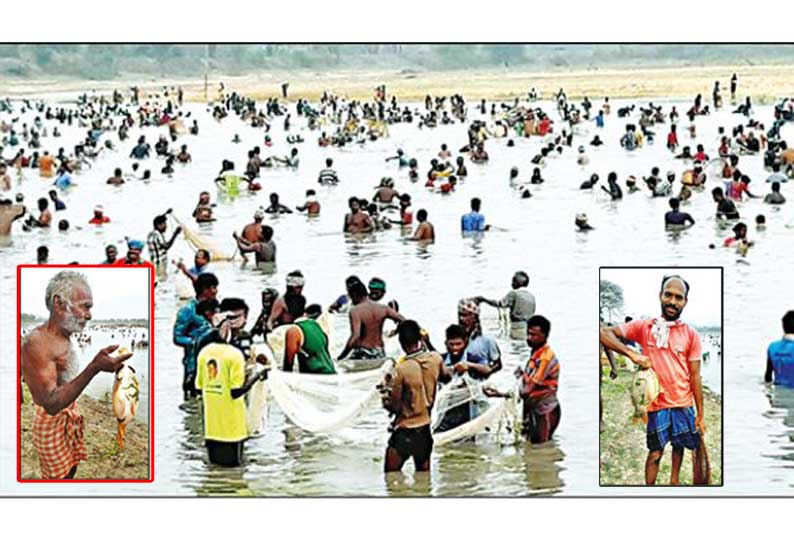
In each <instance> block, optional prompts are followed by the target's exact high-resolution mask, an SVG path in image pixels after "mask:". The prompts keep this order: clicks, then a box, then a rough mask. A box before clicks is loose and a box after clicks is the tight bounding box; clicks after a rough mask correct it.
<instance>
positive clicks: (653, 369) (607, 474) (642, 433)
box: [599, 267, 723, 486]
mask: <svg viewBox="0 0 794 542" xmlns="http://www.w3.org/2000/svg"><path fill="white" fill-rule="evenodd" d="M599 278H600V281H599V283H600V286H599V303H600V307H599V322H600V332H599V340H600V355H599V390H600V395H599V398H600V409H599V410H600V412H599V419H600V437H599V444H600V462H599V483H600V485H601V486H642V485H648V486H651V485H671V486H677V485H700V486H721V485H722V483H723V478H722V446H723V441H722V415H723V413H722V321H723V319H722V305H723V303H722V295H723V294H722V292H723V290H722V268H720V267H713V268H712V267H709V268H705V267H702V268H669V269H665V268H601V270H600V277H599Z"/></svg>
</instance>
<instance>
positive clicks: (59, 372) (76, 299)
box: [20, 271, 132, 479]
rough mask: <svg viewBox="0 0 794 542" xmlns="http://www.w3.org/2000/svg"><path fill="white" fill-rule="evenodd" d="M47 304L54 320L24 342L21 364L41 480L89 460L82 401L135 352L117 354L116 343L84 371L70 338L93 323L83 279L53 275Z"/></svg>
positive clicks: (74, 469) (64, 474)
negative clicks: (32, 408)
mask: <svg viewBox="0 0 794 542" xmlns="http://www.w3.org/2000/svg"><path fill="white" fill-rule="evenodd" d="M45 302H46V305H47V309H48V310H49V311H50V316H49V318H48V319H47V321H46V322H45V323H44V324H42V325H40V326H37V327H36V328H34V329H33V330H32V331H31V332H30V333H29V334H28V335H27V337H26V338H25V339H24V342H23V344H22V349H21V363H20V365H21V369H22V377H23V379H24V381H25V382H26V383H27V385H28V388H29V389H30V394H31V396H32V397H33V402H34V403H35V405H36V408H35V415H34V418H33V431H32V433H33V444H34V446H35V448H36V451H37V452H38V455H39V463H40V465H41V476H42V478H49V479H59V478H67V479H68V478H74V475H75V474H76V472H77V466H78V464H79V463H80V461H84V460H85V459H86V457H87V456H86V448H85V442H84V437H83V416H82V415H81V414H80V413H79V412H78V410H77V398H78V397H79V396H80V394H81V393H82V392H83V390H84V389H85V387H86V386H87V385H88V384H89V382H91V380H92V379H93V378H94V377H95V376H96V375H97V374H98V373H100V372H108V373H113V372H115V371H117V370H118V369H119V368H121V366H122V364H123V363H124V361H126V360H127V359H129V358H130V357H132V354H129V353H128V354H124V355H118V356H112V355H111V354H112V353H113V352H114V351H115V350H116V349H117V348H118V345H115V344H114V345H111V346H108V347H106V348H103V349H102V350H100V351H99V352H98V353H97V355H96V356H95V357H94V359H93V360H92V361H91V362H90V363H89V364H88V365H87V366H86V367H85V369H83V370H82V371H79V366H78V361H77V356H76V354H75V350H74V347H73V345H72V341H71V336H72V334H74V333H80V332H81V331H82V330H83V329H84V328H85V326H86V324H87V323H88V321H89V320H91V307H92V306H93V304H94V301H93V297H92V295H91V287H90V286H89V285H88V281H87V280H86V278H85V276H84V275H82V274H80V273H77V272H75V271H61V272H59V273H58V274H56V275H55V276H53V277H52V279H50V282H49V284H48V285H47V289H46V292H45Z"/></svg>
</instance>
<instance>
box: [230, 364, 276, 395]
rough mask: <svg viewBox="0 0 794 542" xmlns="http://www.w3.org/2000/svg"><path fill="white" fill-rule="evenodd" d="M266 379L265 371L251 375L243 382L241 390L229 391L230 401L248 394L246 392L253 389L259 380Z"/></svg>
mask: <svg viewBox="0 0 794 542" xmlns="http://www.w3.org/2000/svg"><path fill="white" fill-rule="evenodd" d="M265 379H267V370H262V371H259V372H258V373H254V374H252V375H251V376H250V377H248V379H247V380H246V381H245V384H243V386H242V387H241V388H235V389H233V390H229V391H230V393H231V395H232V399H238V398H240V397H242V396H243V395H245V394H246V393H248V390H250V389H251V388H253V387H254V384H256V383H257V382H259V381H260V380H265Z"/></svg>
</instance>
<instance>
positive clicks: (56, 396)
mask: <svg viewBox="0 0 794 542" xmlns="http://www.w3.org/2000/svg"><path fill="white" fill-rule="evenodd" d="M117 348H118V345H117V344H114V345H111V346H108V347H107V348H103V349H102V350H100V351H99V352H98V353H97V355H96V356H95V357H94V359H93V360H92V361H91V362H90V363H89V364H88V366H87V367H86V368H85V369H83V370H82V371H81V372H80V374H78V375H77V377H76V378H74V379H73V380H71V381H70V382H67V383H66V384H63V385H61V386H58V385H57V381H58V373H57V370H56V368H55V363H54V362H53V360H51V359H49V352H48V350H47V348H46V347H45V346H44V345H43V344H42V340H38V341H29V342H27V343H25V345H24V346H23V347H22V361H23V363H22V375H23V376H24V378H25V382H26V383H27V385H28V388H29V389H30V394H31V396H32V397H33V402H35V403H36V404H37V405H41V406H42V407H43V408H44V410H45V412H47V414H49V415H50V416H55V415H56V414H58V413H59V412H60V411H62V410H63V409H65V408H66V407H68V406H69V405H71V404H72V403H73V402H74V401H75V400H77V398H78V397H80V394H82V393H83V390H84V389H85V387H86V386H88V384H89V383H90V382H91V380H92V379H93V378H94V377H95V376H96V375H97V374H99V373H100V372H115V371H117V370H118V369H120V368H121V366H122V364H123V363H124V362H125V361H126V360H128V359H130V358H131V357H132V353H130V354H125V355H123V356H118V357H113V356H111V355H110V354H111V353H112V352H114V351H115V350H116V349H117Z"/></svg>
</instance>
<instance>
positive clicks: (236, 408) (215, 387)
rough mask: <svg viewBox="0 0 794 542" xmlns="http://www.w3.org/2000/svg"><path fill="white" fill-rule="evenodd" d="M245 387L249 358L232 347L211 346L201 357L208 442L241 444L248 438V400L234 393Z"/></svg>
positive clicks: (200, 383) (200, 384) (198, 386)
mask: <svg viewBox="0 0 794 542" xmlns="http://www.w3.org/2000/svg"><path fill="white" fill-rule="evenodd" d="M244 383H245V358H244V357H243V354H242V352H240V351H239V350H238V349H237V348H235V347H234V346H231V345H229V344H209V345H207V346H205V347H204V348H202V349H201V352H199V355H198V367H197V372H196V389H198V390H201V394H202V397H203V400H204V438H205V439H207V440H218V441H221V442H238V441H241V440H243V439H245V438H247V437H248V430H247V429H246V425H245V398H244V396H242V397H238V398H237V399H232V394H231V390H233V389H235V388H240V387H242V385H243V384H244Z"/></svg>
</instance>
